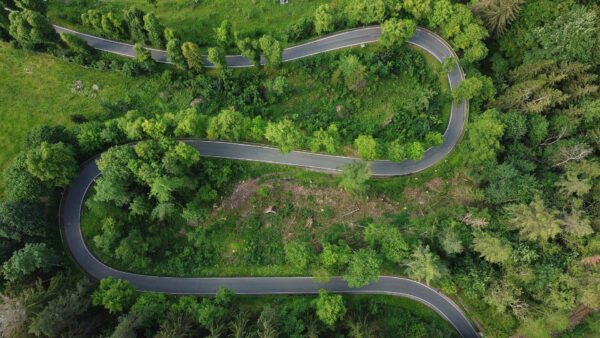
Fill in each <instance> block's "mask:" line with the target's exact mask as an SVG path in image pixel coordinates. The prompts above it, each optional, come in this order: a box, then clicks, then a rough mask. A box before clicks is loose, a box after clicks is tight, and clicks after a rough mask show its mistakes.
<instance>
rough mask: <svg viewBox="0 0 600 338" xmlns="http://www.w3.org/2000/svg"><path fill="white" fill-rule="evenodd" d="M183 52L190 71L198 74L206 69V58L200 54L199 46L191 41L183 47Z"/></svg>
mask: <svg viewBox="0 0 600 338" xmlns="http://www.w3.org/2000/svg"><path fill="white" fill-rule="evenodd" d="M181 51H182V53H183V56H184V57H185V60H186V61H187V64H188V68H189V69H191V70H194V71H197V72H200V71H202V70H203V69H204V56H203V55H202V54H201V53H200V48H198V45H197V44H195V43H193V42H189V41H188V42H185V43H184V44H183V45H182V46H181Z"/></svg>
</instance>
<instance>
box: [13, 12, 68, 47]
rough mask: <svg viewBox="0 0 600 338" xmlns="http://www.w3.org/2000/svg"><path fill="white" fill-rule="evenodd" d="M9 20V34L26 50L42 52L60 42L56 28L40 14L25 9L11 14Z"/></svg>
mask: <svg viewBox="0 0 600 338" xmlns="http://www.w3.org/2000/svg"><path fill="white" fill-rule="evenodd" d="M8 18H9V20H10V26H9V28H8V32H9V34H10V35H11V36H12V37H13V38H14V39H15V40H16V41H17V42H18V43H19V45H20V46H21V47H23V48H25V49H29V50H40V49H43V48H46V47H51V46H54V45H55V43H57V42H58V41H59V36H58V34H57V33H56V31H55V30H54V27H52V25H51V24H50V22H48V19H46V17H44V16H43V15H42V14H40V13H38V12H34V11H31V10H28V9H25V10H23V11H22V12H11V13H10V14H9V16H8Z"/></svg>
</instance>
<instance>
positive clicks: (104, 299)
mask: <svg viewBox="0 0 600 338" xmlns="http://www.w3.org/2000/svg"><path fill="white" fill-rule="evenodd" d="M135 298H136V294H135V287H134V286H133V285H131V284H129V282H128V281H126V280H122V279H115V278H114V277H112V276H111V277H108V278H104V279H102V280H101V281H100V286H99V287H98V289H97V290H96V291H95V292H94V294H93V295H92V302H93V303H94V305H102V306H104V307H105V308H106V309H107V310H108V311H109V312H110V313H119V312H123V311H126V310H127V309H129V307H130V306H131V305H133V303H134V302H135Z"/></svg>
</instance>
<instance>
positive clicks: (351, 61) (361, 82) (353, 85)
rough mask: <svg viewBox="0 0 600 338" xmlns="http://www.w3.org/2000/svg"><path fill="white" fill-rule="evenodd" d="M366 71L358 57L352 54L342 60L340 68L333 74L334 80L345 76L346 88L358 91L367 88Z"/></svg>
mask: <svg viewBox="0 0 600 338" xmlns="http://www.w3.org/2000/svg"><path fill="white" fill-rule="evenodd" d="M366 69H367V68H366V67H365V66H364V65H363V64H361V63H360V61H359V60H358V57H357V56H356V55H354V54H350V55H347V56H344V57H342V58H341V59H340V64H339V67H338V69H337V71H336V72H335V73H334V74H333V78H334V79H335V78H338V77H339V76H340V75H341V76H343V79H344V84H345V86H346V87H347V88H348V89H350V90H353V91H358V90H360V89H362V88H364V87H365V86H366V82H367V80H366V77H367V71H366ZM336 73H337V74H336ZM338 74H339V75H338Z"/></svg>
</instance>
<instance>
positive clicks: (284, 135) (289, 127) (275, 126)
mask: <svg viewBox="0 0 600 338" xmlns="http://www.w3.org/2000/svg"><path fill="white" fill-rule="evenodd" d="M265 138H266V139H267V140H269V141H270V142H272V143H274V144H276V145H277V146H279V151H281V153H282V154H283V153H288V152H290V151H292V150H294V149H296V148H300V147H302V145H303V142H304V135H303V134H302V131H301V130H300V129H299V128H298V127H297V126H296V125H295V124H294V122H292V121H290V120H288V119H285V120H282V121H280V122H277V123H272V122H269V124H268V125H267V130H266V131H265Z"/></svg>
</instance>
